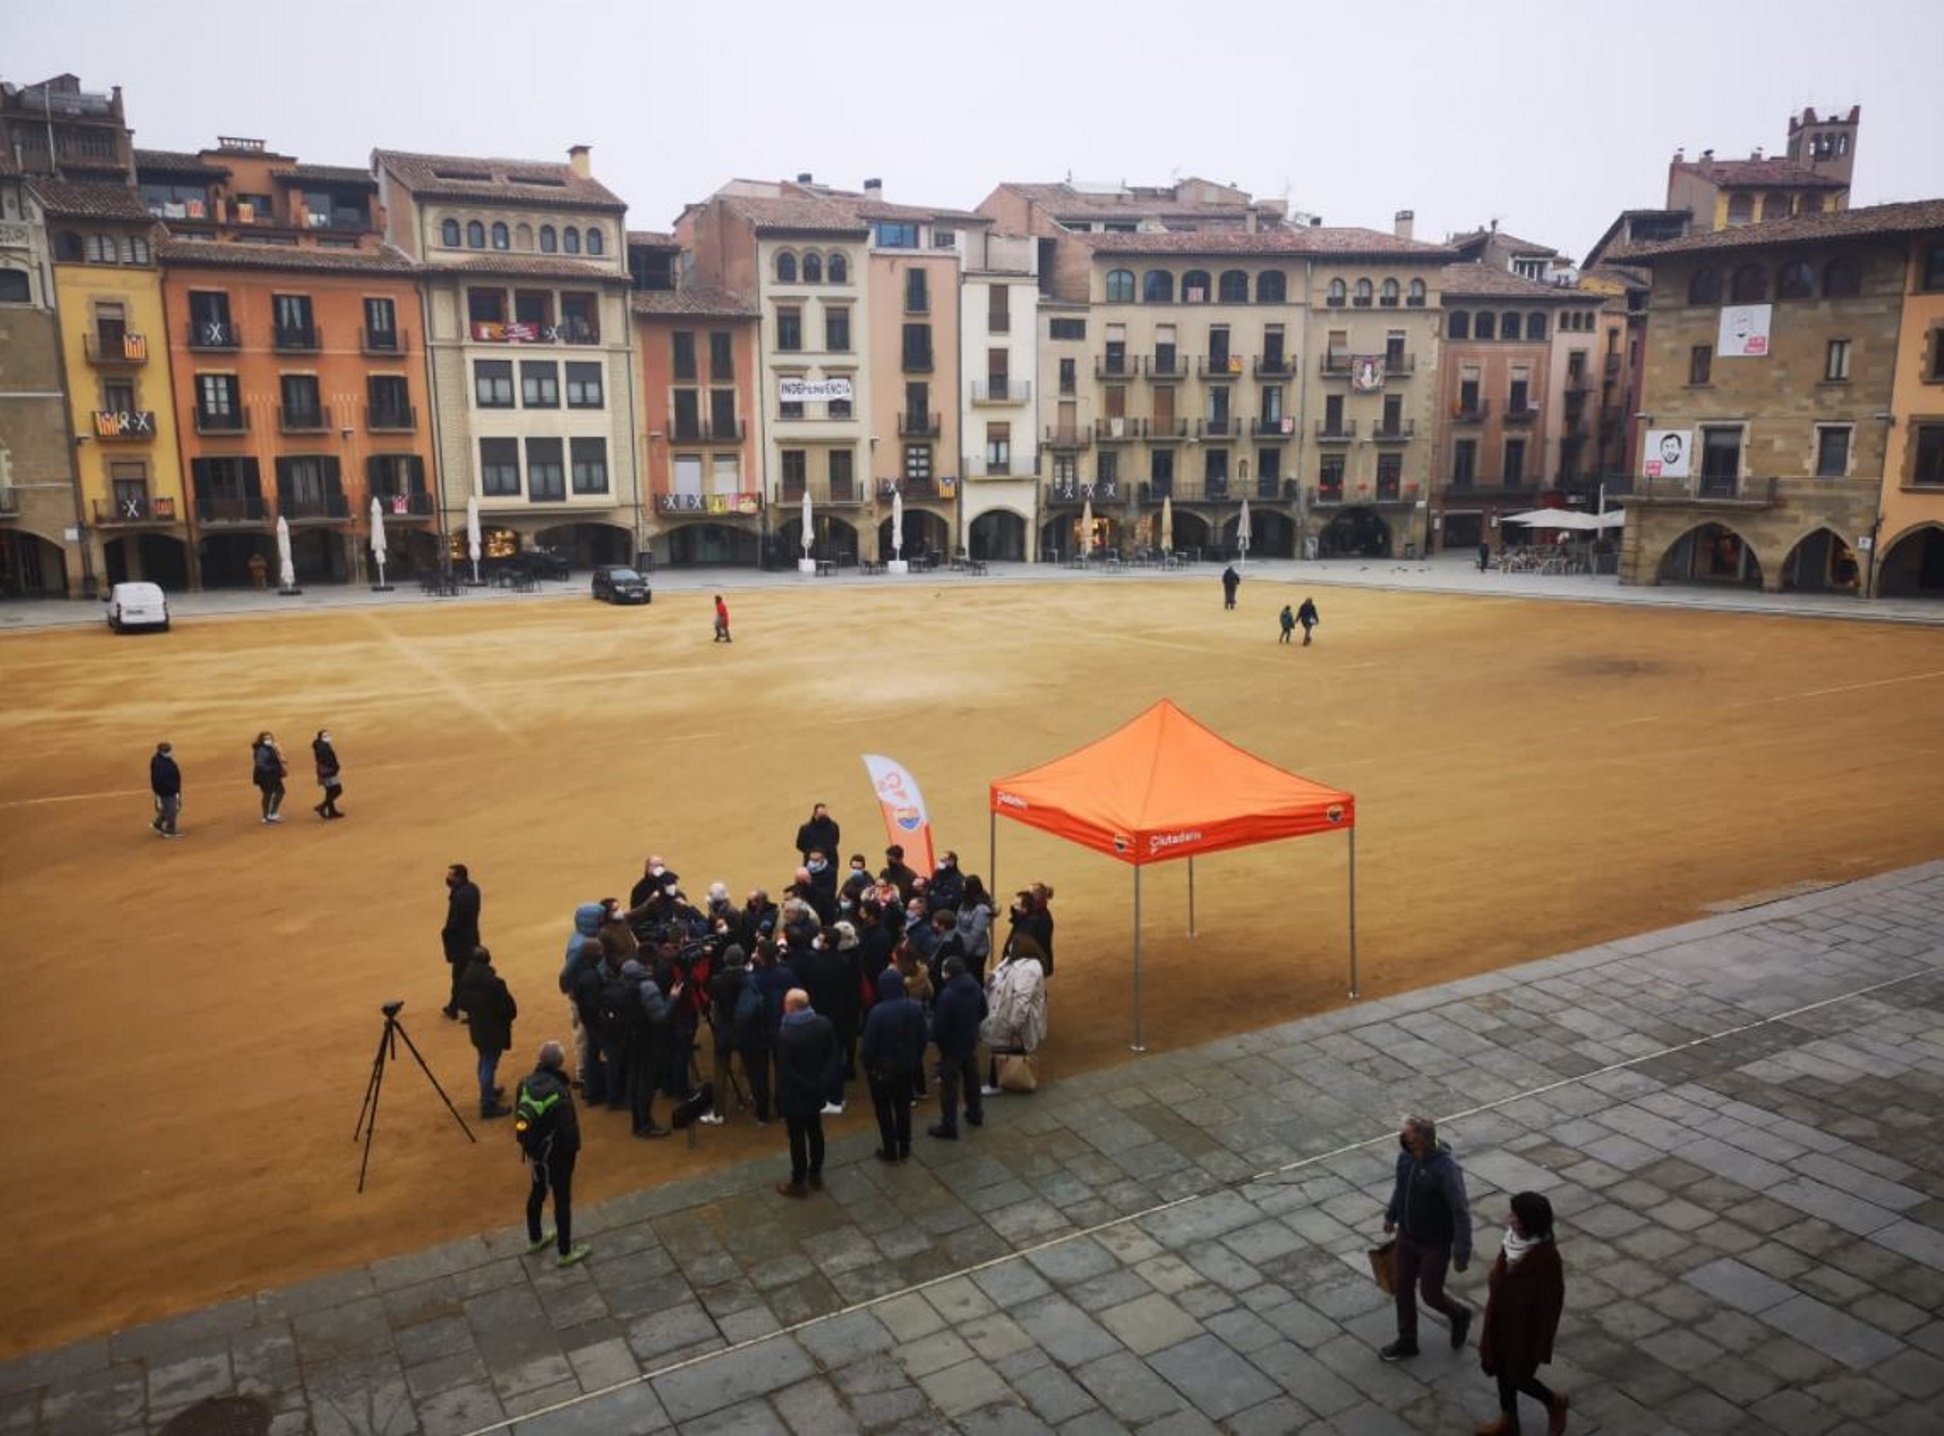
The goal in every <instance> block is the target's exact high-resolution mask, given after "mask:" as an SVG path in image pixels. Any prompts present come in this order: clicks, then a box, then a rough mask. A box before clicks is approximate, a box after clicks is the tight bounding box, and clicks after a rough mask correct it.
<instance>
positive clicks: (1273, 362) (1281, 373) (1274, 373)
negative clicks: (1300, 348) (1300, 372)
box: [1255, 354, 1296, 379]
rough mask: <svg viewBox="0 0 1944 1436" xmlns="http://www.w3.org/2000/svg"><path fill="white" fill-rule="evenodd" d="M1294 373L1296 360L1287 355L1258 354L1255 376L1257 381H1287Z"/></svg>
mask: <svg viewBox="0 0 1944 1436" xmlns="http://www.w3.org/2000/svg"><path fill="white" fill-rule="evenodd" d="M1295 373H1296V360H1295V358H1294V357H1293V356H1292V355H1288V354H1258V355H1257V356H1256V361H1255V376H1256V378H1258V379H1288V378H1290V377H1292V376H1293V375H1294V374H1295Z"/></svg>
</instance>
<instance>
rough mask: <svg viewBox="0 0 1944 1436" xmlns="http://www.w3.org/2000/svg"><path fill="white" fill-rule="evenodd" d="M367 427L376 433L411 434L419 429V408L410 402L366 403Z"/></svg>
mask: <svg viewBox="0 0 1944 1436" xmlns="http://www.w3.org/2000/svg"><path fill="white" fill-rule="evenodd" d="M364 412H365V428H366V429H367V430H369V431H370V432H371V433H374V434H410V433H413V432H415V431H416V430H417V429H418V410H417V409H416V408H414V407H413V406H412V405H410V404H406V405H402V406H401V405H396V404H378V405H371V404H366V405H365V411H364Z"/></svg>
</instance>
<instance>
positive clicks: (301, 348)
mask: <svg viewBox="0 0 1944 1436" xmlns="http://www.w3.org/2000/svg"><path fill="white" fill-rule="evenodd" d="M270 347H271V348H272V349H274V350H276V351H277V352H278V353H279V354H315V353H316V352H317V351H318V350H320V349H322V348H323V347H324V332H323V331H322V330H321V329H319V328H318V327H317V326H316V325H315V324H301V325H300V324H278V325H276V326H274V327H273V328H272V329H271V331H270Z"/></svg>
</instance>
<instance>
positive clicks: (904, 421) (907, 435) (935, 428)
mask: <svg viewBox="0 0 1944 1436" xmlns="http://www.w3.org/2000/svg"><path fill="white" fill-rule="evenodd" d="M943 427H944V420H943V418H942V417H941V416H940V414H939V412H938V410H936V409H933V410H930V411H929V412H927V413H923V414H912V413H901V414H899V415H898V437H899V438H901V439H936V438H937V437H938V435H939V432H940V430H941V429H942V428H943Z"/></svg>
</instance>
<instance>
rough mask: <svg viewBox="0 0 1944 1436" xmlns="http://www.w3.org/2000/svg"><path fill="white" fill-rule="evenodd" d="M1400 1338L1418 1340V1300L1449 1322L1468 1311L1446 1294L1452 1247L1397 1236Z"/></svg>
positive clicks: (1398, 1325) (1398, 1332) (1398, 1328)
mask: <svg viewBox="0 0 1944 1436" xmlns="http://www.w3.org/2000/svg"><path fill="white" fill-rule="evenodd" d="M1395 1260H1396V1263H1397V1335H1398V1337H1399V1338H1400V1339H1401V1340H1404V1341H1416V1340H1417V1328H1418V1314H1417V1299H1418V1297H1419V1296H1422V1297H1423V1298H1424V1304H1425V1305H1426V1306H1428V1307H1430V1308H1431V1309H1432V1310H1433V1311H1435V1312H1437V1313H1439V1314H1440V1315H1441V1316H1443V1317H1444V1318H1445V1320H1447V1321H1451V1320H1454V1319H1455V1318H1456V1317H1457V1315H1458V1313H1459V1312H1461V1311H1463V1310H1464V1309H1465V1308H1464V1307H1462V1306H1460V1305H1459V1304H1458V1303H1457V1302H1455V1301H1453V1300H1452V1299H1451V1298H1450V1297H1448V1296H1446V1295H1445V1289H1444V1284H1445V1268H1446V1267H1448V1266H1450V1265H1451V1248H1450V1247H1434V1246H1427V1245H1424V1244H1423V1243H1421V1242H1414V1241H1412V1240H1411V1239H1410V1238H1409V1237H1407V1236H1405V1235H1404V1233H1402V1232H1399V1233H1398V1234H1397V1255H1396V1257H1395Z"/></svg>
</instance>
